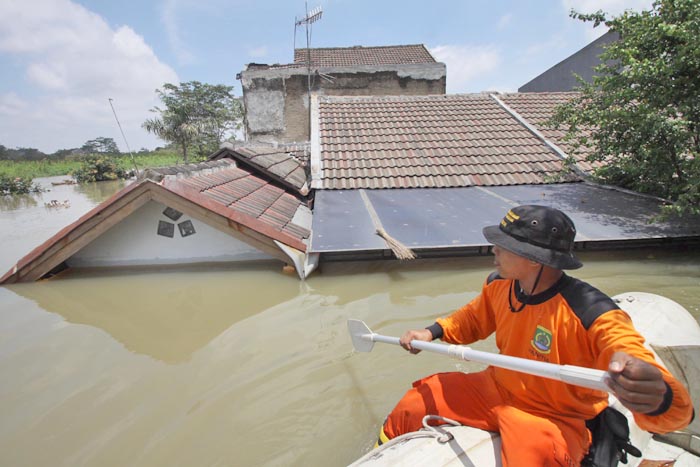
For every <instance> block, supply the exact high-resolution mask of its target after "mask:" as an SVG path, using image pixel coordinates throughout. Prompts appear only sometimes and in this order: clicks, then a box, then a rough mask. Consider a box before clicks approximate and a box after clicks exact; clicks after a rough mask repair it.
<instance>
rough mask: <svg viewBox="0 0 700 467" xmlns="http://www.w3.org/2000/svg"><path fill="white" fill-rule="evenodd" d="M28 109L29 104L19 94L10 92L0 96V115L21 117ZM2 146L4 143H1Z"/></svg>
mask: <svg viewBox="0 0 700 467" xmlns="http://www.w3.org/2000/svg"><path fill="white" fill-rule="evenodd" d="M26 108H27V103H26V102H25V101H24V100H22V98H20V97H19V96H18V95H17V94H15V93H13V92H9V93H7V94H2V95H0V115H7V116H10V117H11V116H13V115H19V114H21V113H22V112H23V111H24V110H25V109H26ZM0 144H2V141H0Z"/></svg>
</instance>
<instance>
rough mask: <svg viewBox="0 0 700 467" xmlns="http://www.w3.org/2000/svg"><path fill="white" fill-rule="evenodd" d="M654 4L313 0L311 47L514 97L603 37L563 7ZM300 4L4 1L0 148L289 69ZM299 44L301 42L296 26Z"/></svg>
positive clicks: (95, 131)
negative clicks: (427, 69) (416, 67)
mask: <svg viewBox="0 0 700 467" xmlns="http://www.w3.org/2000/svg"><path fill="white" fill-rule="evenodd" d="M650 4H651V0H490V1H482V0H445V1H440V0H437V1H432V2H426V1H423V2H419V1H415V0H384V1H376V0H375V1H369V0H309V2H308V8H309V9H312V8H314V7H317V6H321V7H322V8H323V16H322V18H321V19H320V20H319V21H318V22H316V23H315V24H313V26H312V30H311V32H312V33H311V46H312V47H345V46H353V45H364V46H376V45H398V44H425V45H426V47H428V49H429V50H430V51H431V53H432V54H433V55H434V56H435V57H436V59H437V60H438V61H441V62H444V63H445V64H446V65H447V91H448V93H469V92H481V91H486V90H492V91H493V90H495V91H515V90H517V88H518V87H519V86H521V85H523V84H525V83H526V82H527V81H529V80H530V79H532V78H533V77H535V76H536V75H538V74H539V73H540V72H542V71H544V70H546V69H547V68H549V67H551V66H552V65H555V64H556V63H558V62H559V61H561V60H563V59H564V58H566V57H567V56H569V55H571V54H572V53H573V52H575V51H577V50H579V49H580V48H582V47H583V46H585V45H586V44H588V43H589V42H591V41H592V40H593V39H595V38H597V37H599V36H600V35H601V34H603V33H604V32H605V30H604V29H602V28H597V29H593V28H592V27H591V26H590V25H587V24H583V23H581V22H579V21H576V20H573V19H571V18H569V15H568V14H569V11H570V10H571V8H572V7H574V8H576V9H577V10H579V11H583V12H591V11H596V10H598V9H602V10H604V11H607V12H610V13H613V14H618V13H620V12H622V11H624V10H625V9H633V10H640V9H644V8H648V7H649V6H650ZM304 11H305V3H304V0H119V1H116V0H1V1H0V144H2V145H4V146H6V147H9V148H15V147H34V148H38V149H40V150H42V151H44V152H47V153H51V152H54V151H56V150H58V149H65V148H74V147H80V146H82V145H83V143H85V142H86V141H88V140H91V139H94V138H97V137H101V136H104V137H111V138H113V139H114V140H115V141H116V142H117V144H118V145H119V147H120V149H121V150H122V151H126V149H127V148H126V144H125V143H124V139H123V138H122V136H121V134H120V132H119V127H118V126H117V123H116V121H115V118H114V114H113V113H112V109H111V107H110V102H109V99H110V98H111V99H112V103H113V105H114V108H115V111H116V113H117V116H118V118H119V120H120V122H121V125H122V128H123V129H124V133H125V135H126V140H127V141H128V144H129V146H130V147H131V149H132V150H138V149H139V148H142V147H146V148H149V149H150V148H154V147H156V146H159V145H162V144H163V143H162V142H161V141H159V140H158V139H157V138H155V137H154V136H152V135H148V134H147V133H146V132H145V131H144V130H142V129H141V123H143V121H144V120H146V119H147V118H150V117H151V116H152V114H151V113H150V112H149V109H151V108H153V107H154V106H156V105H158V104H159V101H158V99H157V97H156V94H155V90H156V89H157V88H161V87H162V85H163V84H164V83H179V82H185V81H191V80H197V81H201V82H204V83H209V84H226V85H230V86H234V89H235V94H236V95H237V96H239V95H240V94H241V88H240V83H239V82H238V81H237V80H236V73H238V72H240V71H241V70H243V69H244V67H245V65H246V64H247V63H252V62H255V63H290V62H291V61H292V60H293V49H294V43H295V31H294V20H295V18H297V17H301V16H303V14H304ZM296 46H297V47H305V46H306V36H305V33H304V30H303V29H300V30H297V33H296Z"/></svg>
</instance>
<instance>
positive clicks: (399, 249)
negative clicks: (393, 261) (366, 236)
mask: <svg viewBox="0 0 700 467" xmlns="http://www.w3.org/2000/svg"><path fill="white" fill-rule="evenodd" d="M377 235H379V236H380V237H382V238H383V239H384V241H385V242H386V244H387V245H388V246H389V248H390V249H391V251H392V252H393V253H394V256H396V257H397V258H398V259H400V260H410V259H416V254H415V253H414V252H413V250H411V249H410V248H408V247H407V246H406V245H404V244H403V243H401V242H400V241H398V240H396V239H395V238H394V237H392V236H391V235H389V234H388V233H386V230H384V229H377Z"/></svg>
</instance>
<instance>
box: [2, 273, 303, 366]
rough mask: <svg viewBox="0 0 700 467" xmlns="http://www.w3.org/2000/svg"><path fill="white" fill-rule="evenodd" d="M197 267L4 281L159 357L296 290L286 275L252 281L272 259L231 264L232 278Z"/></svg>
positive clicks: (178, 353)
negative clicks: (266, 286)
mask: <svg viewBox="0 0 700 467" xmlns="http://www.w3.org/2000/svg"><path fill="white" fill-rule="evenodd" d="M204 268H205V266H201V267H198V268H179V269H178V270H171V271H170V272H167V271H160V272H156V271H144V270H132V271H130V270H128V269H124V270H119V271H117V272H116V273H115V271H106V270H102V271H99V270H92V271H91V270H82V271H80V270H78V271H72V272H70V273H69V274H68V275H62V276H61V277H60V278H58V279H55V280H49V281H44V282H42V283H39V284H36V285H32V284H18V285H13V286H8V288H9V289H10V290H12V291H13V292H15V293H17V294H18V295H21V296H22V297H25V298H27V299H30V300H32V301H34V302H35V303H36V304H38V305H39V306H40V307H41V308H42V309H44V310H46V311H49V312H52V313H57V314H59V315H61V316H62V317H63V318H64V319H65V320H66V321H68V322H69V323H74V324H86V325H89V326H93V327H96V328H99V329H102V330H103V331H105V332H107V333H108V334H109V335H111V336H112V337H113V338H114V339H115V340H117V341H118V342H120V343H121V344H123V345H124V346H125V347H126V348H127V349H129V350H130V351H131V352H134V353H137V354H143V355H148V356H150V357H152V358H154V359H156V360H160V361H162V362H166V363H180V362H183V361H186V360H188V359H189V358H190V357H191V356H192V354H193V353H194V352H196V351H197V350H199V349H201V348H202V347H204V346H206V345H207V344H208V343H209V342H211V341H212V340H213V339H214V338H215V337H216V336H218V335H219V334H221V333H222V332H223V331H224V330H226V329H228V328H230V327H231V326H232V325H233V324H234V323H236V322H238V321H241V320H244V319H246V318H249V317H251V316H253V315H255V314H257V313H259V312H260V311H262V310H265V309H267V308H269V307H271V306H273V305H275V304H277V303H280V302H285V301H287V300H289V299H290V298H292V297H294V296H296V295H298V294H299V287H300V282H299V281H298V279H297V278H296V277H292V276H289V277H288V276H283V277H282V278H281V279H280V280H278V281H276V286H275V288H274V290H265V291H263V290H260V289H259V285H260V282H261V280H263V278H264V277H265V276H266V275H274V274H275V271H279V265H277V264H274V265H273V264H257V265H247V266H239V267H238V268H235V269H233V268H232V269H231V271H232V272H235V274H236V278H237V280H236V281H235V282H228V281H226V274H225V271H226V267H224V266H206V269H204ZM285 278H286V279H288V280H284V279H285ZM256 290H260V291H259V292H258V291H256Z"/></svg>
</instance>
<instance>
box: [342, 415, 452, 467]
mask: <svg viewBox="0 0 700 467" xmlns="http://www.w3.org/2000/svg"><path fill="white" fill-rule="evenodd" d="M431 420H433V421H434V420H437V421H441V422H444V423H442V425H437V426H436V425H428V422H429V421H431ZM422 423H423V429H421V430H419V431H412V432H410V433H405V434H403V435H400V436H397V437H396V438H392V439H390V440H389V441H387V442H386V443H384V444H382V445H381V446H379V447H378V448H377V449H373V450H372V451H370V452H368V453H367V454H365V455H364V456H362V457H361V458H359V459H358V460H356V461H355V462H354V463H353V465H359V464H362V463H363V462H367V461H371V460H374V459H377V458H380V457H381V456H382V452H383V451H384V450H386V449H388V448H390V447H391V446H394V445H396V444H399V443H402V442H404V441H408V440H411V439H416V438H435V439H436V440H437V442H438V443H441V444H444V443H448V442H450V441H452V440H453V439H454V435H452V433H450V432H448V431H445V430H444V429H442V427H441V426H444V425H450V426H462V424H461V423H459V422H456V421H454V420H452V419H449V418H447V417H441V416H439V415H426V416H425V417H423V421H422Z"/></svg>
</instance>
